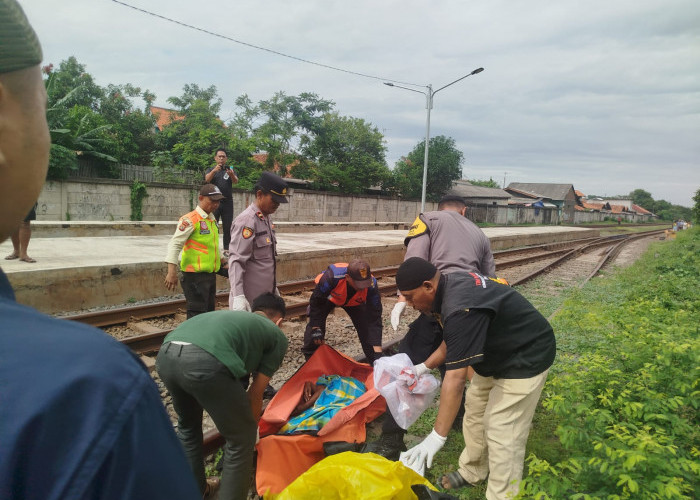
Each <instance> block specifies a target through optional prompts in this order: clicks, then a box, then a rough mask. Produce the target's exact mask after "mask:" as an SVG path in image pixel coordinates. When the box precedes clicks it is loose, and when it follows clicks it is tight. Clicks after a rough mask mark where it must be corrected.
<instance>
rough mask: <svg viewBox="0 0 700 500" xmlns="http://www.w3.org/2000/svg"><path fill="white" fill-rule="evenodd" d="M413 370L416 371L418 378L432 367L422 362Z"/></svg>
mask: <svg viewBox="0 0 700 500" xmlns="http://www.w3.org/2000/svg"><path fill="white" fill-rule="evenodd" d="M413 371H414V372H415V373H416V378H421V376H423V375H425V374H426V373H428V372H429V371H430V368H428V367H427V366H425V363H421V364H419V365H416V366H414V367H413Z"/></svg>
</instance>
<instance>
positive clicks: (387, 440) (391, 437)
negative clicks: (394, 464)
mask: <svg viewBox="0 0 700 500" xmlns="http://www.w3.org/2000/svg"><path fill="white" fill-rule="evenodd" d="M403 435H404V433H403V432H392V433H387V434H382V435H381V436H380V437H379V439H377V440H376V441H373V442H371V443H367V445H366V446H365V447H364V449H363V450H362V453H376V454H377V455H381V456H382V457H384V458H387V459H389V460H393V461H396V460H398V459H399V455H400V454H401V452H402V451H406V445H405V444H404V442H403Z"/></svg>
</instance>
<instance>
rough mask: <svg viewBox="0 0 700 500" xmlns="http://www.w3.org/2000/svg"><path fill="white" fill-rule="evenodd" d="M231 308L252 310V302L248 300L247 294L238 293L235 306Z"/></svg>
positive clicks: (234, 302)
mask: <svg viewBox="0 0 700 500" xmlns="http://www.w3.org/2000/svg"><path fill="white" fill-rule="evenodd" d="M231 309H232V310H234V311H248V312H250V304H249V303H248V301H247V300H246V298H245V295H236V296H235V297H234V298H233V307H231Z"/></svg>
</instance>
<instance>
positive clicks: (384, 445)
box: [367, 195, 496, 460]
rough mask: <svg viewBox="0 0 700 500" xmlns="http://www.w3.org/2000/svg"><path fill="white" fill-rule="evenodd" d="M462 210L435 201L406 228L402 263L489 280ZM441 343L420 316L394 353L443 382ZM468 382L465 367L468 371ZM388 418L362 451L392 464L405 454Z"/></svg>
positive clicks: (484, 242)
mask: <svg viewBox="0 0 700 500" xmlns="http://www.w3.org/2000/svg"><path fill="white" fill-rule="evenodd" d="M466 211H467V206H466V204H465V203H464V199H463V198H462V197H460V196H452V195H449V196H445V197H443V198H442V199H441V200H440V201H439V202H438V210H437V211H433V212H426V213H424V214H420V215H419V216H418V217H417V218H416V220H415V222H414V223H413V225H412V226H411V228H410V230H409V232H408V235H407V236H406V239H405V240H404V244H405V245H406V247H407V249H406V255H405V256H404V261H406V260H407V259H410V258H411V257H420V258H422V259H425V260H427V261H429V262H430V263H431V264H433V265H434V266H435V267H437V268H438V270H439V271H440V272H441V273H443V274H448V273H452V272H477V273H480V274H482V275H485V276H495V273H496V265H495V263H494V260H493V254H492V253H491V243H490V242H489V239H488V238H487V237H486V235H485V234H484V232H483V231H482V230H481V229H480V228H479V227H478V226H477V225H476V224H474V223H473V222H472V221H470V220H469V219H467V218H466ZM405 308H406V299H404V297H403V296H402V295H399V300H398V302H397V303H396V305H395V306H394V309H393V310H392V311H391V326H392V327H393V328H394V330H395V331H396V330H397V329H398V327H399V323H400V320H401V315H402V314H403V312H404V309H405ZM442 344H443V342H442V329H441V328H440V325H439V324H438V323H437V322H436V321H435V319H434V318H433V317H431V316H427V315H425V314H421V315H420V316H419V317H418V318H417V319H416V320H415V321H414V322H413V323H411V325H410V326H409V328H408V332H407V333H406V336H405V337H404V338H403V339H402V340H401V343H400V344H399V352H402V353H406V354H408V356H409V357H410V358H411V361H412V362H413V364H414V365H416V371H417V375H418V376H420V375H422V374H424V373H427V372H428V371H430V370H432V369H434V368H438V369H439V370H440V374H441V375H442V376H443V377H444V375H445V365H444V364H442V363H440V362H437V361H436V360H438V359H439V348H440V347H441V345H442ZM470 378H471V368H470ZM463 413H464V409H463V408H462V410H461V411H460V413H459V414H458V415H457V418H456V419H455V421H454V424H453V425H454V427H455V428H461V421H462V419H461V417H462V415H463ZM404 434H405V431H404V430H403V429H402V428H401V427H399V425H398V424H397V423H396V421H395V420H394V419H393V417H392V416H391V414H390V413H387V414H386V416H385V419H384V423H383V426H382V435H381V436H380V439H379V440H378V441H375V442H374V443H369V444H368V445H367V448H368V451H372V452H374V453H377V454H380V455H383V456H386V457H387V458H391V459H394V460H396V459H398V455H399V452H401V451H404V450H405V449H406V447H405V445H404V442H403V436H404Z"/></svg>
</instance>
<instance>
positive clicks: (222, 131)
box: [155, 84, 251, 173]
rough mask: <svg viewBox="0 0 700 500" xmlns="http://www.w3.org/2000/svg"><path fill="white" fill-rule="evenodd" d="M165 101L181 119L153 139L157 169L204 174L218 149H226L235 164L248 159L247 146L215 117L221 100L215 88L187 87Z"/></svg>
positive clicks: (193, 85)
mask: <svg viewBox="0 0 700 500" xmlns="http://www.w3.org/2000/svg"><path fill="white" fill-rule="evenodd" d="M168 102H169V103H171V104H173V105H174V106H176V107H177V108H178V113H179V114H180V115H181V116H184V119H182V120H174V121H173V122H172V123H170V124H169V125H167V126H166V127H164V129H163V130H162V131H161V132H160V133H159V134H158V135H157V136H156V149H157V151H156V153H155V156H157V157H158V158H159V161H160V162H161V165H159V166H171V167H174V168H176V169H181V170H194V171H197V172H202V173H203V172H204V170H205V169H206V168H207V167H208V166H210V165H212V163H213V158H214V151H215V150H216V149H217V148H225V149H226V150H227V151H228V153H229V157H230V158H231V160H232V161H234V162H241V161H244V160H245V158H247V157H249V156H250V152H251V149H250V148H249V147H248V145H247V144H245V143H244V142H242V141H237V140H234V137H233V135H232V133H231V131H229V130H228V129H227V128H226V126H225V125H224V122H223V121H221V119H220V118H219V117H218V116H217V113H218V112H219V109H220V108H221V102H222V101H221V99H220V98H219V97H218V94H217V91H216V87H215V86H213V85H212V86H210V87H209V88H206V89H201V88H200V87H199V86H198V85H197V84H187V85H185V86H184V88H183V93H182V95H181V96H179V97H169V98H168ZM167 163H170V165H166V164H167Z"/></svg>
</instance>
